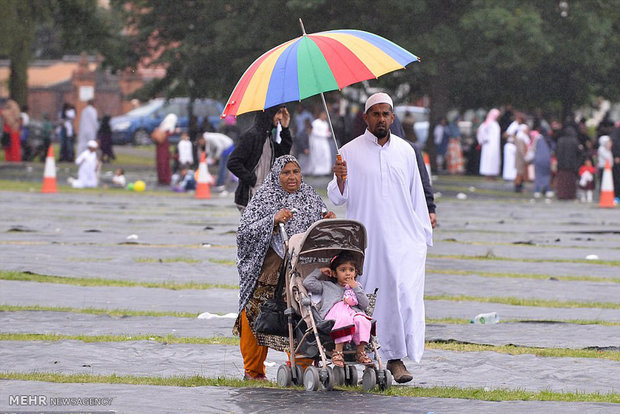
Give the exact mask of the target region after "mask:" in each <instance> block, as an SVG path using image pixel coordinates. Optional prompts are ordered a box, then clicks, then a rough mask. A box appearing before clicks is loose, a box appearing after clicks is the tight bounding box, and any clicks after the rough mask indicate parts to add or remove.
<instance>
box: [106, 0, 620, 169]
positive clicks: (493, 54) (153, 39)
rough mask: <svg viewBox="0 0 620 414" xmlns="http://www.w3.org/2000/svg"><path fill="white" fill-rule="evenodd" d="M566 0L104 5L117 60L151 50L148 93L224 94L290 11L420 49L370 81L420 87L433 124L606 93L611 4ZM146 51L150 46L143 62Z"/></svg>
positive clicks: (284, 32)
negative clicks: (453, 112) (454, 113)
mask: <svg viewBox="0 0 620 414" xmlns="http://www.w3.org/2000/svg"><path fill="white" fill-rule="evenodd" d="M568 3H569V11H568V14H567V15H566V16H565V17H562V14H561V10H560V8H559V7H558V4H559V2H557V1H552V2H540V1H537V0H506V1H502V2H497V1H494V0H410V1H401V0H384V1H383V2H381V3H380V4H369V3H368V2H367V1H366V0H341V1H337V2H336V1H330V0H262V1H257V0H253V1H248V0H243V1H242V0H229V1H226V2H221V1H215V0H181V1H176V2H166V1H148V0H133V1H132V0H113V1H112V6H113V8H114V9H115V10H116V11H118V12H119V13H121V15H122V21H123V24H124V25H125V26H126V27H127V30H126V37H125V39H126V44H127V45H129V47H128V49H129V50H130V52H128V53H126V54H124V55H125V56H126V57H127V58H126V59H125V61H131V59H132V58H134V60H133V63H132V65H134V66H135V65H137V64H138V62H139V61H142V62H144V61H145V59H151V62H150V63H151V64H154V65H162V66H165V67H166V68H167V75H166V77H165V78H164V79H162V80H160V81H158V82H156V83H154V84H153V85H151V87H150V89H149V90H148V93H149V95H150V96H152V95H154V94H165V95H166V96H179V95H186V96H188V95H189V96H212V97H216V98H220V99H225V98H227V97H228V95H229V94H230V92H231V91H232V89H233V88H234V86H235V84H236V82H237V81H238V79H239V78H240V77H241V75H242V74H243V72H244V71H245V70H246V69H247V67H248V66H249V65H250V64H251V63H252V61H254V60H255V59H256V58H258V57H259V56H260V55H261V54H262V53H264V52H266V51H267V50H269V49H271V48H272V47H274V46H276V45H278V44H280V43H282V42H285V41H287V40H289V39H292V38H294V37H297V36H299V35H300V34H301V29H300V27H299V24H298V18H300V17H301V18H302V19H303V21H304V23H305V27H306V30H307V32H308V33H312V32H318V31H323V30H329V29H338V28H355V29H360V30H366V31H369V32H373V33H376V34H378V35H381V36H383V37H385V38H387V39H390V40H392V41H394V42H395V43H397V44H399V45H401V46H403V47H404V48H406V49H408V50H410V51H411V52H413V53H415V54H416V55H418V56H420V57H421V58H422V63H420V64H411V65H409V66H408V67H407V69H406V70H403V71H396V72H393V73H391V74H388V75H385V76H382V77H381V78H380V79H378V80H373V81H371V82H370V84H371V85H372V86H374V85H380V86H383V87H386V88H388V89H391V90H392V91H394V90H395V89H396V87H397V86H399V85H400V84H408V85H409V86H410V97H411V98H414V97H417V96H422V95H428V96H429V97H430V105H431V114H432V121H435V120H436V119H437V118H438V117H439V116H442V115H444V114H445V113H446V112H447V111H448V110H449V109H451V108H454V107H455V108H459V109H465V108H472V107H484V108H490V107H492V106H500V105H502V104H505V103H512V104H514V105H515V106H517V107H520V108H523V109H526V110H527V109H530V108H531V109H533V108H537V107H542V108H547V109H549V108H553V109H563V110H564V111H565V112H568V111H569V110H570V109H572V108H573V107H575V106H576V105H580V104H583V103H585V102H587V100H588V99H589V97H590V96H591V94H593V93H604V94H605V96H607V97H609V98H615V97H617V96H618V84H619V82H617V70H614V68H617V67H618V63H619V62H618V55H619V54H618V53H617V52H616V51H617V50H618V46H620V44H619V40H618V38H619V35H618V33H619V30H618V22H619V21H620V19H619V15H618V13H619V12H618V10H620V7H618V6H619V1H618V0H608V1H605V0H599V1H596V2H591V1H588V2H585V1H584V2H576V1H570V2H568ZM155 51H159V52H161V53H160V54H158V55H155V59H152V58H153V56H154V52H155ZM119 55H123V54H122V53H116V54H115V56H119ZM119 61H120V62H122V61H123V59H120V60H119ZM118 67H119V68H120V67H121V66H118ZM431 128H432V126H431ZM428 143H429V146H430V148H429V149H430V150H433V148H432V145H433V143H432V140H429V141H428ZM431 159H433V157H431Z"/></svg>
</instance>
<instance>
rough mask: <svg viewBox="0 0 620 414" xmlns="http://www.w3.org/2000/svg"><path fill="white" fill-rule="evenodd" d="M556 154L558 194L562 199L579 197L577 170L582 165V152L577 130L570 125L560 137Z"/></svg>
mask: <svg viewBox="0 0 620 414" xmlns="http://www.w3.org/2000/svg"><path fill="white" fill-rule="evenodd" d="M556 156H557V158H558V173H557V176H556V194H557V196H558V199H560V200H574V199H575V198H577V171H578V170H579V166H580V165H581V157H582V152H581V149H580V146H579V141H578V140H577V130H576V129H575V128H574V127H573V126H572V125H568V126H567V127H566V128H564V131H563V133H562V135H561V136H560V138H558V143H557V150H556Z"/></svg>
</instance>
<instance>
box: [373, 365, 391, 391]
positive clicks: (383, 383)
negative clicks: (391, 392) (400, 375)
mask: <svg viewBox="0 0 620 414" xmlns="http://www.w3.org/2000/svg"><path fill="white" fill-rule="evenodd" d="M392 379H393V378H392V373H391V372H390V371H389V370H387V369H382V370H380V371H377V384H378V385H379V389H380V390H381V391H385V390H387V389H388V388H390V387H391V386H392Z"/></svg>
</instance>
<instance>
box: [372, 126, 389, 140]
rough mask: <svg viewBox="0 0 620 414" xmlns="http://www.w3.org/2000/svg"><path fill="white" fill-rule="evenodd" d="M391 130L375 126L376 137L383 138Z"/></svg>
mask: <svg viewBox="0 0 620 414" xmlns="http://www.w3.org/2000/svg"><path fill="white" fill-rule="evenodd" d="M388 132H389V130H388V129H387V128H381V129H379V128H375V130H374V131H373V133H374V135H375V137H377V138H379V139H383V138H385V137H387V135H388Z"/></svg>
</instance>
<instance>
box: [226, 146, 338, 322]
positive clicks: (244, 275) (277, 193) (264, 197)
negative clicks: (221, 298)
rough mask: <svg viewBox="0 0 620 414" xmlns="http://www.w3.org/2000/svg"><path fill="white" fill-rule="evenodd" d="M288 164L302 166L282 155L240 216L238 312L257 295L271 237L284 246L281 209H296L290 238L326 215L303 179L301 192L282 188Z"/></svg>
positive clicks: (291, 220)
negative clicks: (278, 225)
mask: <svg viewBox="0 0 620 414" xmlns="http://www.w3.org/2000/svg"><path fill="white" fill-rule="evenodd" d="M289 162H294V163H296V164H298V165H299V163H298V162H297V160H296V159H295V157H293V156H292V155H283V156H281V157H279V158H277V159H276V160H275V162H274V164H273V167H272V168H271V172H270V173H269V174H268V175H267V178H266V179H265V181H264V182H263V185H262V186H261V187H260V188H259V190H258V191H257V193H256V195H255V196H254V197H253V198H252V199H251V200H250V202H249V203H248V206H247V207H246V209H245V210H244V212H243V215H242V216H241V223H240V224H239V228H238V230H237V269H238V271H239V289H240V294H239V312H241V311H242V310H243V309H245V306H246V305H247V303H248V301H249V300H250V298H251V297H252V294H253V293H254V289H255V288H256V282H257V281H258V278H259V276H260V271H261V268H262V266H263V261H264V259H265V256H266V254H267V250H268V249H269V245H270V243H271V239H272V237H276V238H277V239H276V241H277V242H280V243H281V242H282V240H281V238H280V233H279V232H276V233H275V234H274V227H273V225H274V221H273V220H274V219H273V218H274V215H275V214H276V213H277V212H278V211H279V210H280V209H282V208H288V209H289V210H291V209H293V208H295V209H297V212H296V213H294V214H293V218H292V219H290V220H289V221H288V222H286V224H285V225H284V227H285V229H286V232H287V234H288V235H289V236H292V235H293V234H297V233H303V232H304V231H306V230H307V229H308V227H310V225H311V224H312V223H314V222H315V221H317V220H319V219H321V218H322V212H323V211H327V208H326V206H325V203H324V202H323V200H321V197H320V196H319V195H318V194H317V193H316V191H314V189H313V188H312V187H311V186H309V185H308V184H306V183H304V182H303V179H302V182H301V186H300V187H299V190H297V191H296V192H294V193H292V194H289V193H288V192H287V191H285V190H284V189H283V188H282V186H281V185H280V172H281V171H282V169H283V168H284V166H285V165H286V164H287V163H289Z"/></svg>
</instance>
